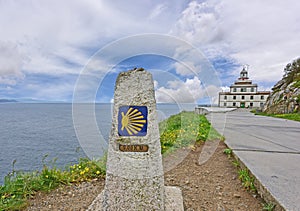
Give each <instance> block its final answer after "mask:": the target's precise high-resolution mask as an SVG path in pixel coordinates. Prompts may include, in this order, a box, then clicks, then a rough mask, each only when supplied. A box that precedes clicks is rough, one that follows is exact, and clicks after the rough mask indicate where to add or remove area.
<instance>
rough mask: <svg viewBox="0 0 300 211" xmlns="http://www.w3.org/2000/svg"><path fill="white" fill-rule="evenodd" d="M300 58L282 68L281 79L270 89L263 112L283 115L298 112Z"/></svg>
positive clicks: (299, 99) (299, 101) (299, 108)
mask: <svg viewBox="0 0 300 211" xmlns="http://www.w3.org/2000/svg"><path fill="white" fill-rule="evenodd" d="M299 103H300V58H298V59H296V60H294V61H293V62H292V63H289V64H287V65H286V67H285V68H284V75H283V78H282V79H281V80H280V81H278V82H277V83H276V84H275V85H274V87H273V88H272V93H271V95H270V96H269V98H268V99H267V102H266V104H265V107H264V109H263V111H264V112H266V113H270V114H275V113H276V114H284V113H293V112H300V107H299Z"/></svg>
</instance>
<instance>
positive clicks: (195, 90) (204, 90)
mask: <svg viewBox="0 0 300 211" xmlns="http://www.w3.org/2000/svg"><path fill="white" fill-rule="evenodd" d="M219 91H220V89H219V88H218V87H216V86H214V85H208V86H206V87H204V86H203V85H202V84H201V81H200V80H199V78H198V77H197V76H194V77H193V78H191V79H189V78H188V79H186V80H185V81H179V80H174V81H169V82H168V84H167V86H166V87H157V89H156V92H155V96H156V100H157V102H160V103H197V102H198V101H200V100H201V99H203V98H205V97H209V98H211V100H212V101H213V102H215V101H216V99H217V98H216V96H217V93H218V92H219Z"/></svg>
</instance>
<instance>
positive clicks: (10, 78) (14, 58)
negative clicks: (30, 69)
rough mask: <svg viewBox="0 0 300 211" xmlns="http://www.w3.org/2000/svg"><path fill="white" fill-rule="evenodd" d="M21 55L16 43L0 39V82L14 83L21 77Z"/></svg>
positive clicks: (22, 75)
mask: <svg viewBox="0 0 300 211" xmlns="http://www.w3.org/2000/svg"><path fill="white" fill-rule="evenodd" d="M21 68H22V55H21V54H20V52H19V50H18V48H17V46H16V45H14V44H12V43H10V42H1V41H0V84H1V83H2V84H8V85H15V84H16V82H17V80H19V79H22V78H23V77H24V74H23V73H22V69H21Z"/></svg>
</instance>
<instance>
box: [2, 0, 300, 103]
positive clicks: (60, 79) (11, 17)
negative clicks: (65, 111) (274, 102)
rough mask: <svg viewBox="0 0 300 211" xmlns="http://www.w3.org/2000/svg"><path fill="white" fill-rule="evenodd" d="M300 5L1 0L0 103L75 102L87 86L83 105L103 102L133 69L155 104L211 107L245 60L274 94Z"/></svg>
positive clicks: (298, 30)
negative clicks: (143, 77)
mask: <svg viewBox="0 0 300 211" xmlns="http://www.w3.org/2000/svg"><path fill="white" fill-rule="evenodd" d="M299 9H300V3H299V1H297V0H286V1H282V0H272V1H271V0H263V1H262V0H252V1H246V0H239V1H237V0H208V1H186V0H178V1H170V0H169V1H167V0H160V1H157V0H139V1H138V0H127V1H121V0H114V1H104V0H66V1H58V0H51V1H50V0H45V1H39V0H27V1H17V0H0V99H17V100H20V101H25V100H37V101H55V102H57V101H59V102H72V101H73V98H74V93H75V92H76V91H77V92H80V91H82V89H84V90H85V91H89V90H88V89H87V87H93V89H95V90H92V91H91V93H92V94H91V97H90V98H88V99H82V100H83V101H84V100H94V101H96V102H108V103H109V102H112V101H113V92H114V84H115V80H116V78H117V75H118V73H119V72H120V71H126V70H129V69H131V68H134V67H143V68H145V69H146V70H148V71H150V72H151V73H152V74H153V78H154V87H155V94H156V100H157V102H163V103H169V102H182V103H190V102H196V103H207V102H208V101H211V102H213V103H215V102H216V101H217V93H218V92H219V91H221V90H226V89H227V88H228V87H229V86H230V85H231V84H232V83H233V82H234V81H235V80H236V79H237V78H238V76H239V72H240V71H241V69H242V67H243V65H245V64H247V65H249V76H250V78H251V79H252V80H253V82H254V83H257V84H258V85H259V88H260V89H261V90H270V89H271V87H272V86H273V85H274V84H275V83H276V82H277V81H278V80H280V79H281V77H282V75H283V69H284V67H285V65H286V64H287V63H289V62H291V61H292V60H294V59H296V58H298V57H299V55H300V53H299V50H298V47H296V46H300V39H299V37H300V25H299V23H300V13H299ZM157 36H158V37H159V36H162V38H161V40H156V37H157ZM143 37H145V38H143ZM149 37H150V38H149ZM139 39H141V40H139ZM176 40H177V41H176ZM173 41H176V42H177V44H178V43H179V45H175V44H174V45H173V44H170V43H172V42H173ZM184 43H185V44H187V45H185V44H184ZM168 44H170V46H173V47H172V48H171V47H170V46H167V45H168ZM153 46H154V47H155V48H156V49H155V54H152V53H151V52H152V51H151V49H152V48H153V49H154V47H153ZM183 46H184V47H183ZM187 46H190V47H188V49H187ZM103 49H104V50H103ZM153 49H152V50H153ZM166 49H168V52H167V50H166ZM135 50H136V51H138V53H136V54H132V52H134V51H135ZM153 51H154V50H153ZM116 54H120V55H122V56H121V57H120V58H123V60H122V61H118V62H117V63H116V60H113V59H112V58H113V57H114V55H116ZM195 55H198V56H195ZM112 61H113V62H112ZM207 62H209V64H211V67H212V68H211V67H209V66H208V65H207ZM211 76H213V77H215V78H212V77H211ZM80 78H81V79H82V78H84V80H83V82H80ZM93 79H97V80H93ZM212 79H214V80H212ZM83 83H84V84H83ZM83 87H85V88H83ZM94 92H95V93H96V94H95V93H94ZM82 93H83V92H82ZM82 93H81V94H82ZM75 95H76V94H75ZM82 95H83V94H82Z"/></svg>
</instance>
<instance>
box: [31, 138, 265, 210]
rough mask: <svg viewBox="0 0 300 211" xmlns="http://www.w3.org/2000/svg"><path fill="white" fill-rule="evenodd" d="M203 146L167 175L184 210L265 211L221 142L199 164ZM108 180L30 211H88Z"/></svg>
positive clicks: (54, 196)
mask: <svg viewBox="0 0 300 211" xmlns="http://www.w3.org/2000/svg"><path fill="white" fill-rule="evenodd" d="M202 146H203V144H200V145H197V146H196V147H195V149H194V150H193V151H191V152H190V153H189V154H188V156H187V157H186V158H185V159H184V160H183V162H181V163H180V164H179V165H177V166H176V167H175V168H174V169H172V170H170V171H168V172H167V173H165V185H168V186H178V187H180V189H181V190H182V193H183V199H184V209H185V210H188V211H192V210H195V211H196V210H197V211H198V210H203V211H204V210H220V211H221V210H226V211H227V210H235V211H236V210H243V211H245V210H251V211H255V210H262V206H263V200H262V199H261V198H260V197H259V196H258V195H256V194H255V193H251V192H249V191H247V190H245V189H244V187H243V186H242V184H241V182H240V180H239V179H238V174H237V169H236V167H234V166H233V164H232V161H233V160H232V158H230V159H229V158H228V157H227V155H225V154H224V153H223V150H224V149H225V148H226V146H225V144H224V143H223V142H220V144H219V146H218V148H217V150H216V152H215V153H214V155H213V156H212V157H211V158H210V159H209V161H208V162H206V163H205V164H203V165H199V164H198V158H199V154H200V152H201V149H202ZM104 184H105V181H104V179H102V180H101V179H100V180H94V181H91V182H83V183H81V184H76V185H72V186H64V187H61V188H59V189H57V190H54V191H52V192H51V193H48V194H45V193H38V194H37V195H36V196H35V197H34V198H33V199H31V200H30V201H29V205H28V207H27V209H26V210H86V209H87V208H88V206H89V205H90V204H91V203H92V201H93V200H94V198H95V197H96V196H97V195H98V194H100V193H101V191H102V190H103V187H104Z"/></svg>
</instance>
